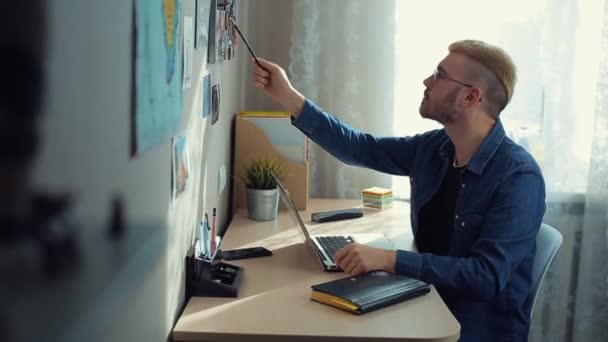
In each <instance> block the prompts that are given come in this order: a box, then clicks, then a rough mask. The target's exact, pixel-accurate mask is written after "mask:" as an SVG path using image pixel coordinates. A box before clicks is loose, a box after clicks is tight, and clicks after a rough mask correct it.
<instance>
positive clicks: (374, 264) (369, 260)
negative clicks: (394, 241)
mask: <svg viewBox="0 0 608 342" xmlns="http://www.w3.org/2000/svg"><path fill="white" fill-rule="evenodd" d="M335 258H336V264H337V265H338V266H340V268H341V269H342V270H343V271H344V272H346V273H347V274H348V275H351V276H355V275H358V274H362V273H367V272H370V271H377V270H382V271H387V272H391V273H395V263H396V262H397V252H396V251H392V250H387V249H380V248H374V247H370V246H365V245H360V244H357V243H353V244H349V245H348V246H346V247H344V248H342V249H341V250H339V251H338V252H336V255H335Z"/></svg>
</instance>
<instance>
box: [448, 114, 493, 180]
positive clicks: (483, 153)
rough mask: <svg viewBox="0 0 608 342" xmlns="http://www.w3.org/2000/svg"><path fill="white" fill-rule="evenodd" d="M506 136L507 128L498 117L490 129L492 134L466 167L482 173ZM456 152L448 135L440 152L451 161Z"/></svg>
mask: <svg viewBox="0 0 608 342" xmlns="http://www.w3.org/2000/svg"><path fill="white" fill-rule="evenodd" d="M504 138H505V129H504V128H503V126H502V122H501V121H500V119H498V120H496V124H495V125H494V128H492V130H491V131H490V134H489V135H488V136H487V137H486V138H485V139H484V140H483V142H482V143H481V145H480V146H479V149H478V150H477V152H475V154H474V155H473V158H471V160H470V161H469V163H468V164H467V166H466V169H467V170H469V171H471V172H474V173H476V174H481V173H482V172H483V169H484V167H485V166H486V164H487V163H488V161H490V159H492V157H493V156H494V154H495V153H496V150H498V146H500V143H501V142H502V141H503V139H504ZM454 152H455V149H454V144H453V143H452V141H451V140H450V139H449V137H448V139H447V140H446V142H444V143H443V144H442V145H441V147H440V148H439V153H440V155H441V156H442V157H443V158H444V159H445V160H446V161H451V160H452V158H453V155H454Z"/></svg>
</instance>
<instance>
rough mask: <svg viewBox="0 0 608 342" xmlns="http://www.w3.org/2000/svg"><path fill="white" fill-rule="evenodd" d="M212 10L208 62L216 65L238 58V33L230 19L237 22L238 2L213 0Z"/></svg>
mask: <svg viewBox="0 0 608 342" xmlns="http://www.w3.org/2000/svg"><path fill="white" fill-rule="evenodd" d="M211 9H212V10H211V17H210V19H209V53H208V56H209V59H208V62H209V63H216V62H221V61H228V60H231V59H234V58H236V45H237V32H236V30H235V29H234V26H233V25H232V22H231V21H230V17H232V18H233V19H234V20H235V21H237V18H236V0H211ZM213 9H215V11H214V10H213ZM237 22H238V21H237Z"/></svg>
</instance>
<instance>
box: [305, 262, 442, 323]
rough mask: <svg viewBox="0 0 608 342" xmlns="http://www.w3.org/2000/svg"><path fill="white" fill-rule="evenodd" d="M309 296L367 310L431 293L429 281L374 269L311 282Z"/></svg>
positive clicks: (357, 311) (352, 309)
mask: <svg viewBox="0 0 608 342" xmlns="http://www.w3.org/2000/svg"><path fill="white" fill-rule="evenodd" d="M311 288H312V293H311V296H310V298H311V299H312V300H314V301H316V302H319V303H323V304H327V305H330V306H333V307H336V308H338V309H342V310H345V311H348V312H352V313H354V314H358V315H360V314H364V313H366V312H370V311H374V310H377V309H381V308H384V307H387V306H389V305H393V304H397V303H400V302H403V301H406V300H408V299H411V298H415V297H418V296H421V295H423V294H426V293H429V291H430V290H431V287H430V285H429V284H427V283H425V282H423V281H421V280H418V279H414V278H410V277H407V276H404V275H399V274H391V273H388V272H384V271H374V272H370V273H366V274H361V275H358V276H355V277H347V278H342V279H337V280H333V281H330V282H326V283H322V284H317V285H313V286H311Z"/></svg>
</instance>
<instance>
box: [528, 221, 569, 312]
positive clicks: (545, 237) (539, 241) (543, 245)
mask: <svg viewBox="0 0 608 342" xmlns="http://www.w3.org/2000/svg"><path fill="white" fill-rule="evenodd" d="M562 241H563V237H562V234H561V233H560V232H559V231H557V229H555V228H553V227H551V226H550V225H548V224H544V223H542V224H541V225H540V230H539V231H538V235H537V236H536V257H535V258H534V265H533V266H532V292H531V293H530V299H531V300H532V310H530V316H532V313H533V312H534V305H535V304H536V297H537V296H538V290H539V289H540V285H541V283H542V281H543V278H544V277H545V274H546V273H547V269H548V268H549V265H551V261H553V257H555V254H556V253H557V250H558V249H559V246H560V245H561V244H562Z"/></svg>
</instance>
